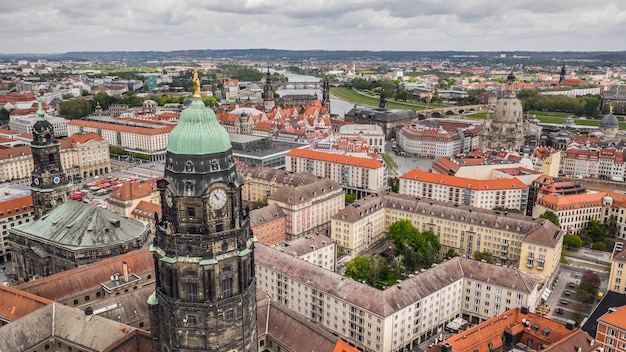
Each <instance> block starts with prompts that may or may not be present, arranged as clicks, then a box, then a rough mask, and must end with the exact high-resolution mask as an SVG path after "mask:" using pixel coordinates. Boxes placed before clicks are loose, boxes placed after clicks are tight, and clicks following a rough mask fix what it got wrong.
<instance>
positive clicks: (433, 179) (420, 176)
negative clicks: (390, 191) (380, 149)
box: [400, 169, 528, 191]
mask: <svg viewBox="0 0 626 352" xmlns="http://www.w3.org/2000/svg"><path fill="white" fill-rule="evenodd" d="M400 178H402V179H405V180H415V181H421V182H426V183H436V184H442V185H446V186H451V187H459V188H469V189H473V190H477V191H481V190H499V189H511V188H517V189H525V188H528V186H526V185H525V184H524V183H523V182H522V181H520V180H518V179H516V178H511V179H498V180H475V179H471V178H464V177H456V176H449V175H443V174H434V173H431V172H426V171H422V170H420V169H413V170H411V171H409V172H407V173H406V174H404V175H402V176H401V177H400Z"/></svg>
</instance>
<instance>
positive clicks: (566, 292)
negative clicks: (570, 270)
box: [563, 291, 572, 296]
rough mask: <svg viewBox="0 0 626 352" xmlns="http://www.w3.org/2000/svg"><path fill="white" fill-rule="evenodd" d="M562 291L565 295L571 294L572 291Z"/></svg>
mask: <svg viewBox="0 0 626 352" xmlns="http://www.w3.org/2000/svg"><path fill="white" fill-rule="evenodd" d="M563 293H564V294H565V295H566V296H571V295H572V292H571V291H565V292H563Z"/></svg>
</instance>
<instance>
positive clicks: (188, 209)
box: [187, 207, 196, 218]
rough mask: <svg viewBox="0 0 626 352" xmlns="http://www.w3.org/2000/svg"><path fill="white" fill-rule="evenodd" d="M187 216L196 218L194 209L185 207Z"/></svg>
mask: <svg viewBox="0 0 626 352" xmlns="http://www.w3.org/2000/svg"><path fill="white" fill-rule="evenodd" d="M187 216H189V217H192V218H193V217H195V216H196V209H195V208H194V207H187Z"/></svg>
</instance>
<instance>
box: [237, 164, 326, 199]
mask: <svg viewBox="0 0 626 352" xmlns="http://www.w3.org/2000/svg"><path fill="white" fill-rule="evenodd" d="M237 170H238V171H241V173H242V174H243V176H244V185H243V188H242V191H241V197H242V198H243V200H244V201H246V202H249V203H254V202H264V201H266V200H267V197H268V196H269V195H271V194H272V193H274V192H276V190H278V189H280V188H283V187H296V186H301V185H306V184H309V183H313V182H316V181H318V180H319V179H320V178H319V177H317V176H315V175H313V174H310V173H306V172H288V171H285V170H279V169H274V168H271V167H266V166H253V165H249V164H246V163H238V164H237Z"/></svg>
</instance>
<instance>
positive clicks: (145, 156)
mask: <svg viewBox="0 0 626 352" xmlns="http://www.w3.org/2000/svg"><path fill="white" fill-rule="evenodd" d="M133 158H135V159H141V160H150V155H148V154H144V153H133Z"/></svg>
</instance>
